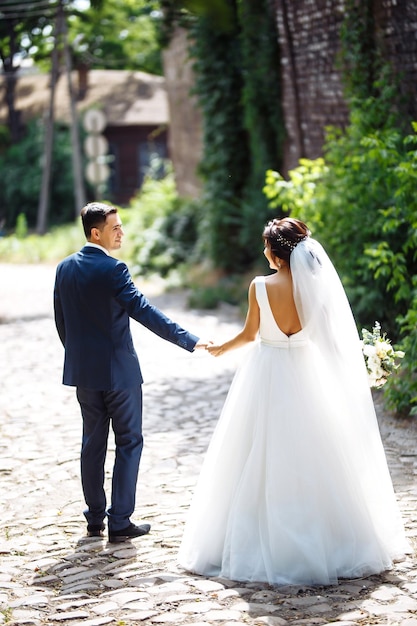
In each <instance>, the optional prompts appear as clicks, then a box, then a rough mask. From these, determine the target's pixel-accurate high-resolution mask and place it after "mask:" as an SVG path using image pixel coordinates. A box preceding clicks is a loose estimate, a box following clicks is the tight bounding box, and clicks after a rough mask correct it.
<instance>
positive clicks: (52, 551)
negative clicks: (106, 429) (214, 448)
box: [0, 265, 417, 626]
mask: <svg viewBox="0 0 417 626" xmlns="http://www.w3.org/2000/svg"><path fill="white" fill-rule="evenodd" d="M53 277H54V268H53V267H49V266H38V265H32V266H17V265H10V266H8V265H0V294H1V295H0V435H1V436H0V487H1V489H0V624H8V625H9V626H10V625H17V624H22V625H23V624H26V625H34V626H40V625H48V626H57V625H60V624H61V625H67V626H101V625H102V624H113V625H116V626H123V625H130V624H141V623H144V624H150V625H154V624H177V625H178V626H180V625H183V624H192V625H193V626H206V625H208V624H215V625H219V626H224V625H227V626H241V625H243V624H245V625H259V626H262V625H265V624H266V625H269V626H286V625H291V626H301V625H305V626H313V625H325V624H332V625H333V626H371V625H373V624H386V625H390V626H396V625H401V626H417V560H416V557H415V555H414V554H413V555H410V556H409V557H408V558H407V560H405V561H404V562H401V563H397V564H396V565H395V567H394V568H393V570H391V571H390V572H387V573H385V574H384V575H382V576H373V577H371V578H366V579H362V580H352V581H343V582H341V583H340V584H339V585H335V586H331V587H314V588H313V587H276V588H274V587H270V586H268V585H265V584H242V583H234V582H231V581H225V580H219V579H206V578H203V577H199V576H193V575H190V574H188V573H186V572H184V571H183V570H182V569H181V568H180V567H178V565H177V563H176V554H177V549H178V545H179V542H180V539H181V535H182V528H183V522H184V519H185V514H186V511H187V507H188V504H189V502H190V498H191V494H192V490H193V486H194V484H195V481H196V478H197V476H198V472H199V468H200V465H201V461H202V456H203V454H204V451H205V450H206V448H207V445H208V442H209V439H210V436H211V433H212V431H213V428H214V425H215V423H216V420H217V418H218V415H219V412H220V409H221V406H222V404H223V401H224V398H225V395H226V392H227V389H228V387H229V384H230V381H231V379H232V376H233V372H234V369H235V367H236V364H237V362H238V359H239V355H238V353H237V352H236V353H232V354H231V355H230V356H229V355H227V356H225V357H222V359H213V358H212V357H210V356H209V355H208V354H207V353H195V354H188V353H186V352H184V351H182V350H180V349H179V348H177V347H175V346H172V345H171V344H168V343H167V342H164V341H162V340H160V339H158V338H157V337H155V336H154V335H152V334H151V333H150V332H149V331H147V330H146V329H144V328H142V327H141V326H140V325H138V324H136V323H132V332H133V335H134V341H135V345H136V347H137V350H138V352H139V356H140V359H141V364H142V369H143V373H144V377H145V384H144V403H145V411H144V435H145V447H144V453H143V458H142V463H141V470H140V474H139V481H138V492H137V510H136V515H135V518H134V521H136V522H141V521H146V522H150V523H151V524H152V530H151V533H150V534H149V535H147V536H146V537H143V538H141V539H138V540H135V541H132V542H126V543H125V544H108V543H107V541H106V540H105V539H103V540H101V539H88V538H86V537H85V523H84V518H83V515H82V510H83V501H82V497H81V487H80V481H79V447H80V439H81V420H80V416H79V409H78V405H77V403H76V400H75V394H74V390H73V389H70V388H65V387H63V386H62V385H61V371H62V358H63V350H62V347H61V345H60V343H59V341H58V338H57V335H56V332H55V328H54V324H53V318H52V285H53ZM139 287H140V283H139ZM144 292H145V293H147V290H146V289H144ZM147 295H148V294H147ZM151 300H152V301H153V302H154V303H155V304H156V305H157V306H160V308H161V309H162V310H163V311H164V312H166V313H167V314H168V315H169V316H171V317H172V318H174V319H175V320H176V321H178V322H180V323H181V324H183V325H184V326H185V327H186V328H188V329H189V330H191V331H194V332H196V333H197V334H200V335H202V336H204V337H213V338H216V339H217V338H221V337H223V336H224V337H228V336H230V334H231V333H233V332H234V331H235V330H236V329H237V328H238V327H239V326H240V322H239V320H238V318H237V315H236V312H235V311H234V309H232V308H229V307H222V308H221V310H220V311H216V312H215V313H210V314H209V313H207V312H201V311H200V312H198V311H189V310H187V309H186V308H185V306H184V298H183V297H182V296H181V294H173V295H172V294H171V295H170V294H166V295H159V294H157V293H155V294H153V296H152V295H151ZM376 403H377V411H378V416H379V421H380V427H381V432H382V435H383V440H384V445H385V449H386V453H387V456H388V460H389V465H390V469H391V473H392V476H393V480H394V485H395V489H396V492H397V496H398V499H399V502H400V505H401V509H402V511H403V515H404V519H405V522H406V528H407V533H408V535H409V537H410V539H411V541H412V543H414V545H415V537H416V535H417V515H416V500H417V486H416V471H417V426H416V424H415V423H414V422H413V421H398V420H395V419H393V418H392V417H390V416H389V415H386V414H384V413H383V411H382V408H381V402H380V398H379V396H376ZM113 452H114V451H113V448H112V445H111V446H110V450H109V454H108V459H107V463H108V468H107V477H108V476H109V472H110V468H111V466H112V461H113Z"/></svg>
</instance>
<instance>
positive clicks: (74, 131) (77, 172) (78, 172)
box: [63, 19, 86, 217]
mask: <svg viewBox="0 0 417 626" xmlns="http://www.w3.org/2000/svg"><path fill="white" fill-rule="evenodd" d="M63 28H64V32H63V36H64V56H65V68H66V72H67V79H68V96H69V101H70V112H71V142H72V171H73V174H74V195H75V217H78V216H79V214H80V211H81V209H82V208H83V206H84V205H85V203H86V200H85V189H84V179H83V173H82V167H81V166H82V155H81V146H80V134H79V127H78V115H77V108H76V106H75V96H74V89H73V86H72V79H71V70H72V63H71V53H70V48H69V45H68V28H67V23H66V21H65V19H64V22H63Z"/></svg>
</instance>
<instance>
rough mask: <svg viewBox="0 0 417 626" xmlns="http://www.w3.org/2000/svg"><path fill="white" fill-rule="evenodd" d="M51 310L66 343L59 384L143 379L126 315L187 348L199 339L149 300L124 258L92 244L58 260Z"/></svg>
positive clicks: (112, 385) (102, 386) (122, 384)
mask: <svg viewBox="0 0 417 626" xmlns="http://www.w3.org/2000/svg"><path fill="white" fill-rule="evenodd" d="M54 311H55V323H56V327H57V330H58V334H59V337H60V339H61V342H62V344H63V346H64V348H65V360H64V374H63V383H64V385H73V386H77V387H85V388H87V389H95V390H101V391H107V390H120V389H128V388H131V387H133V386H135V385H139V384H141V383H142V382H143V379H142V374H141V370H140V365H139V360H138V357H137V354H136V351H135V349H134V346H133V341H132V336H131V333H130V326H129V318H130V317H132V318H133V319H134V320H136V321H137V322H140V323H141V324H143V325H144V326H146V327H147V328H149V330H151V331H152V332H154V333H156V334H157V335H159V336H160V337H162V338H163V339H166V340H168V341H171V342H172V343H174V344H176V345H178V346H180V347H181V348H184V349H186V350H188V351H190V352H192V351H193V350H194V347H195V344H196V343H197V341H198V337H196V336H195V335H192V334H191V333H189V332H187V331H186V330H184V329H183V328H181V326H179V325H178V324H176V323H175V322H173V321H172V320H170V319H169V318H168V317H166V316H165V315H164V314H163V313H162V312H161V311H159V310H158V309H157V308H155V307H154V306H152V305H151V304H150V303H149V301H148V300H147V298H145V296H144V295H143V294H142V293H140V292H139V291H138V289H137V288H136V286H135V285H134V283H133V281H132V278H131V276H130V274H129V270H128V269H127V266H126V264H125V263H123V262H122V261H119V260H117V259H115V258H114V257H112V256H109V255H107V254H106V253H105V252H104V251H103V250H100V249H99V248H95V247H93V246H85V247H84V248H82V250H80V251H79V252H76V253H75V254H72V255H71V256H69V257H67V258H66V259H64V260H63V261H62V262H61V263H60V264H59V265H58V267H57V271H56V279H55V288H54Z"/></svg>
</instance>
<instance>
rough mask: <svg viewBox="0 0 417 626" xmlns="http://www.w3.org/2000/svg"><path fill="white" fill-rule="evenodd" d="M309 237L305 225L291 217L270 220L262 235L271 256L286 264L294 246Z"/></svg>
mask: <svg viewBox="0 0 417 626" xmlns="http://www.w3.org/2000/svg"><path fill="white" fill-rule="evenodd" d="M309 235H310V231H309V230H308V227H307V226H306V224H304V222H302V221H301V220H297V219H295V218H293V217H283V218H282V219H280V220H279V219H273V220H271V221H270V222H268V223H267V225H266V226H265V228H264V231H263V233H262V237H263V239H264V241H265V243H266V244H267V245H268V247H269V249H270V250H271V252H272V254H273V255H274V256H276V257H278V258H279V259H282V260H283V261H286V262H287V263H288V262H289V260H290V255H291V252H292V251H293V250H294V248H295V247H296V245H297V244H298V243H300V241H302V240H303V239H305V238H306V237H308V236H309Z"/></svg>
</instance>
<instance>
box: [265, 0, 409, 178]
mask: <svg viewBox="0 0 417 626" xmlns="http://www.w3.org/2000/svg"><path fill="white" fill-rule="evenodd" d="M358 1H360V0H358ZM273 2H274V5H275V11H276V18H277V25H278V32H279V43H280V49H281V66H282V81H283V94H284V97H283V108H284V116H285V125H286V130H287V142H286V146H285V157H284V167H283V170H284V172H286V171H288V169H291V168H293V167H295V166H296V165H297V164H298V160H299V158H300V157H303V156H304V157H308V158H316V157H318V156H320V155H321V151H322V146H323V140H324V132H325V127H326V126H328V125H335V126H339V127H343V126H344V125H345V124H346V123H347V121H348V112H347V108H346V105H345V102H344V98H343V88H342V84H341V79H340V74H339V72H338V70H337V67H336V58H337V54H338V52H339V50H340V43H339V30H340V26H341V23H342V20H343V14H344V7H345V1H344V0H273ZM373 11H374V19H375V34H376V36H377V37H378V39H379V41H380V42H381V43H382V45H383V49H384V54H385V57H386V58H387V60H389V61H391V63H392V64H393V66H394V67H395V69H396V72H397V74H398V73H401V75H402V78H401V92H402V95H403V96H405V98H406V101H407V104H406V105H405V106H406V108H407V114H408V115H410V116H411V117H413V118H414V119H417V98H416V95H417V94H416V84H417V81H416V79H417V35H416V33H417V0H374V7H373Z"/></svg>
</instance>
